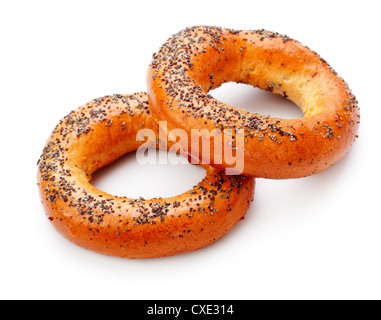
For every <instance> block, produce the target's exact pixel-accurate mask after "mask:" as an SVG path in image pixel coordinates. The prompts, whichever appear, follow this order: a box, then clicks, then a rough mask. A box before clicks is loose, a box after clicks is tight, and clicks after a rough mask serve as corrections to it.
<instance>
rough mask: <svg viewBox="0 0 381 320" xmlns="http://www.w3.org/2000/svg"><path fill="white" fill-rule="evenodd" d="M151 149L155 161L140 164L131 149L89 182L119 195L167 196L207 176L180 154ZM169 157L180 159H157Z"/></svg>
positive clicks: (202, 170)
mask: <svg viewBox="0 0 381 320" xmlns="http://www.w3.org/2000/svg"><path fill="white" fill-rule="evenodd" d="M151 151H152V152H156V159H157V160H158V161H156V163H154V164H152V163H147V164H141V163H139V162H138V160H137V157H136V152H131V153H128V154H126V155H124V156H122V157H121V158H119V159H118V160H116V161H115V162H114V163H112V164H110V165H108V166H106V167H104V168H101V169H99V170H98V171H96V172H95V173H93V175H92V179H91V184H92V185H93V186H94V187H96V188H97V189H99V190H102V191H104V192H107V193H108V194H111V195H114V196H119V197H128V198H133V199H137V198H139V197H143V198H145V199H152V198H160V197H162V198H168V197H173V196H177V195H180V194H182V193H184V192H187V191H189V190H191V189H192V188H193V187H194V186H195V185H197V184H198V183H199V182H200V181H202V180H203V179H204V178H205V176H206V171H205V169H204V168H203V167H201V166H198V165H191V164H190V163H188V161H187V160H186V159H185V158H184V157H183V156H182V155H175V154H171V153H169V152H167V151H165V150H151ZM171 156H176V157H179V159H181V160H183V161H182V162H181V163H178V164H173V162H174V161H171V160H167V161H166V163H165V161H159V159H165V158H167V157H168V158H169V157H171ZM168 158H167V159H168ZM172 159H173V157H172ZM160 162H161V163H160Z"/></svg>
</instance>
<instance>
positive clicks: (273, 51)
mask: <svg viewBox="0 0 381 320" xmlns="http://www.w3.org/2000/svg"><path fill="white" fill-rule="evenodd" d="M229 81H233V82H241V83H246V84H250V85H253V86H255V87H258V88H261V89H264V90H268V91H271V92H273V93H277V94H280V95H283V96H285V97H287V98H289V99H291V100H292V101H293V102H295V103H296V104H297V105H298V106H299V107H300V108H301V109H302V111H303V112H304V118H301V119H277V118H272V117H268V116H263V115H258V114H252V113H249V112H246V111H244V110H241V109H237V108H233V107H231V106H229V105H226V104H224V103H221V102H219V101H217V100H216V99H214V98H213V97H212V96H211V95H209V94H208V91H209V90H211V89H214V88H216V87H218V86H220V85H221V84H223V83H225V82H229ZM147 83H148V97H149V101H150V105H151V110H152V113H153V116H154V117H155V118H156V119H157V120H166V121H168V130H172V129H174V128H182V129H184V130H186V131H187V132H188V135H189V133H190V131H191V129H202V128H204V129H208V130H209V131H211V130H213V129H219V130H221V132H222V134H223V131H224V130H226V129H233V130H236V132H238V134H243V135H244V151H245V152H244V168H243V174H245V175H250V176H254V177H263V178H273V179H282V178H298V177H304V176H309V175H312V174H316V173H319V172H321V171H323V170H325V169H327V168H329V167H330V166H332V165H333V164H335V163H336V162H337V161H338V160H340V159H341V158H342V157H343V156H344V155H345V154H346V153H347V152H348V150H349V148H350V147H351V145H352V143H353V141H354V140H355V137H356V135H357V130H358V126H359V109H358V106H357V101H356V99H355V97H354V96H353V94H352V93H351V91H350V89H349V88H348V86H347V84H346V83H345V82H344V80H343V79H341V78H340V77H338V76H337V74H336V73H335V71H334V70H333V69H332V68H331V67H330V66H329V65H328V64H327V63H326V62H325V61H324V60H323V59H322V58H321V57H320V56H319V55H318V54H316V53H315V52H313V51H312V50H310V49H309V48H307V47H305V46H303V45H302V44H300V43H299V42H297V41H295V40H292V39H290V38H289V37H287V36H283V35H280V34H278V33H273V32H268V31H264V30H256V31H236V30H229V29H223V28H218V27H204V26H200V27H193V28H187V29H186V30H183V31H181V32H179V33H177V34H175V35H174V36H173V37H172V38H170V39H169V40H168V41H167V42H166V43H165V44H164V45H163V46H162V47H161V49H160V51H159V52H157V53H156V54H154V57H153V60H152V63H151V64H150V68H149V72H148V77H147ZM200 137H203V135H202V134H200ZM211 143H212V147H213V148H214V147H215V148H219V146H218V145H217V146H213V141H211ZM188 145H191V144H190V143H188ZM229 147H231V146H229V145H228V143H227V142H225V143H224V146H223V148H229ZM188 152H189V153H190V154H192V156H193V157H199V158H201V156H204V158H203V159H204V163H205V159H207V158H208V157H209V159H207V161H210V162H209V163H211V164H212V165H213V166H215V167H217V168H219V169H224V168H227V167H229V166H230V164H231V160H232V159H230V158H223V161H222V162H221V163H218V162H217V161H215V159H214V153H213V152H211V154H210V155H209V154H207V155H203V154H202V152H201V153H200V154H199V150H194V149H193V148H189V150H188ZM217 152H218V151H217ZM198 154H199V155H198ZM218 154H219V152H218ZM205 157H206V158H205ZM207 163H208V162H207Z"/></svg>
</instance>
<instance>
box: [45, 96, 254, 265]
mask: <svg viewBox="0 0 381 320" xmlns="http://www.w3.org/2000/svg"><path fill="white" fill-rule="evenodd" d="M143 128H148V129H151V130H153V131H154V132H155V133H157V132H158V130H159V129H158V125H157V124H156V123H155V122H154V121H153V119H152V118H151V117H150V111H149V105H148V99H147V96H146V94H145V93H141V94H135V95H130V96H126V95H113V96H106V97H104V98H100V99H96V100H94V101H92V102H89V103H88V104H86V105H84V106H82V107H80V108H78V109H77V110H75V111H73V112H71V113H70V114H69V115H68V116H66V117H65V118H64V119H63V120H61V122H60V123H59V124H58V126H57V127H56V128H55V130H54V131H53V133H52V134H51V136H50V138H49V140H48V142H47V144H46V146H45V148H44V151H43V153H42V155H41V158H40V160H39V163H38V181H39V184H38V185H39V189H40V194H41V198H42V203H43V205H44V207H45V210H46V213H47V216H48V217H49V220H50V221H51V222H52V224H53V225H54V227H55V228H56V229H57V230H58V231H59V232H60V233H61V234H62V235H63V236H64V237H66V238H67V239H69V240H70V241H72V242H73V243H75V244H77V245H79V246H81V247H83V248H86V249H90V250H93V251H95V252H98V253H101V254H105V255H110V256H118V257H126V258H154V257H162V256H170V255H175V254H180V253H183V252H187V251H193V250H196V249H199V248H202V247H204V246H207V245H209V244H211V243H213V242H215V241H216V240H218V239H219V238H221V237H222V236H223V235H224V234H226V232H228V231H229V230H230V229H231V228H232V227H233V226H234V225H235V224H236V223H238V222H239V221H240V220H241V219H243V217H244V215H245V213H246V211H247V209H248V208H249V205H250V203H251V201H252V198H253V192H254V184H255V182H254V179H252V178H246V177H243V176H226V175H225V174H224V173H223V172H221V171H219V170H217V169H214V168H212V167H210V166H204V168H205V169H206V177H205V179H204V180H203V181H202V182H200V183H199V184H198V185H197V186H195V187H194V188H193V189H192V190H190V191H188V192H186V193H183V194H181V195H179V196H176V197H172V198H168V199H163V198H159V199H149V200H145V199H143V198H140V199H129V198H126V197H116V196H112V195H109V194H107V193H105V192H102V191H100V190H97V189H96V188H95V187H94V186H92V185H91V184H90V180H91V175H92V173H94V172H95V171H96V170H98V169H100V168H102V167H104V166H106V165H108V164H110V163H112V162H113V161H114V160H116V159H117V158H119V157H120V156H122V155H124V154H126V153H128V152H131V151H134V150H136V149H137V148H138V147H139V146H140V145H141V144H142V143H143V142H142V141H136V136H137V133H138V131H139V130H141V129H143ZM153 140H155V141H150V142H151V143H152V145H154V146H156V137H155V139H153ZM169 146H170V145H169Z"/></svg>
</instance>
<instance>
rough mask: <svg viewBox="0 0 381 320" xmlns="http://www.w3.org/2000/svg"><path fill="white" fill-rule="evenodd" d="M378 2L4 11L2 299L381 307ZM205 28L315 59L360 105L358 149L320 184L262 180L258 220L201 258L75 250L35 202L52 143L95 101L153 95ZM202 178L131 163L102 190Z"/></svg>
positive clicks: (67, 4) (156, 190) (178, 184)
mask: <svg viewBox="0 0 381 320" xmlns="http://www.w3.org/2000/svg"><path fill="white" fill-rule="evenodd" d="M377 4H378V2H377V1H285V0H283V1H275V0H272V1H254V0H251V1H237V0H235V1H226V2H225V1H221V0H220V1H205V0H203V1H195V0H193V1H172V2H170V1H152V2H145V1H113V0H109V1H95V0H92V1H80V0H76V1H69V0H66V1H38V0H36V1H1V3H0V41H1V42H0V92H1V100H0V104H1V109H0V120H1V124H0V130H1V131H0V134H1V158H0V159H1V160H0V161H1V165H0V170H1V186H2V189H1V193H0V194H1V207H0V226H1V231H0V246H1V247H0V249H1V250H0V260H1V263H0V298H2V299H380V298H381V292H380V287H381V274H380V270H381V256H380V245H381V210H380V195H379V194H380V184H379V183H380V178H381V177H380V164H379V160H380V151H379V148H380V138H379V136H380V129H379V124H380V115H381V111H380V109H381V103H380V100H381V99H380V74H381V69H380V63H379V60H380V59H379V56H380V52H379V47H378V46H377V45H378V42H379V32H380V30H381V24H380V19H379V14H378V13H379V9H378V7H376V5H377ZM194 25H217V26H221V27H228V28H235V29H261V28H265V29H268V30H271V31H278V32H280V33H283V34H287V35H289V36H291V37H292V38H295V39H297V40H299V41H301V42H302V43H303V44H305V45H307V46H309V47H310V48H312V49H313V50H315V51H317V52H318V53H319V54H320V55H321V56H322V57H323V58H325V59H326V60H327V61H328V62H329V63H330V64H331V66H332V67H333V68H334V69H335V70H336V71H337V72H338V73H339V75H340V76H342V77H343V78H344V79H345V80H346V81H347V82H348V84H349V86H350V87H351V88H352V90H353V92H354V94H355V95H356V97H357V98H358V100H359V104H360V108H361V116H362V118H361V129H360V139H359V140H358V141H357V143H356V144H355V145H354V147H353V148H352V149H351V151H350V153H349V154H348V156H347V157H346V158H345V159H344V160H342V161H340V162H339V163H338V164H337V165H336V166H334V167H333V168H331V169H329V170H327V171H325V172H324V173H321V174H319V175H316V176H313V177H309V178H304V179H298V180H282V181H275V180H264V179H258V180H257V190H256V195H255V201H254V203H253V205H252V207H251V208H250V210H249V212H248V213H247V216H246V219H245V220H244V221H243V222H241V223H239V225H238V226H237V227H235V228H234V229H233V230H232V231H231V232H230V233H229V234H228V235H227V236H226V237H224V238H223V239H222V240H221V241H219V242H217V243H216V244H214V245H212V246H210V247H207V248H204V249H202V250H199V251H197V252H193V253H188V254H183V255H180V256H175V257H169V258H162V259H155V260H144V261H142V260H134V261H131V260H123V259H118V258H113V257H106V256H101V255H98V254H95V253H93V252H90V251H86V250H84V249H82V248H79V247H77V246H75V245H73V244H71V243H70V242H68V241H67V240H65V239H63V238H62V237H61V236H60V235H59V234H58V233H57V232H56V231H55V230H54V229H53V227H52V226H51V225H50V223H49V221H48V219H47V218H46V216H45V214H44V212H43V209H42V207H41V204H40V200H39V196H38V192H37V181H36V173H37V166H36V163H37V160H38V158H39V156H40V154H41V151H42V149H43V146H44V144H45V141H46V139H47V138H48V136H49V134H50V132H51V131H52V130H53V128H54V126H55V125H56V124H57V123H58V121H59V120H60V119H61V118H62V117H64V116H65V115H67V114H68V113H69V112H70V111H71V110H73V109H75V108H77V107H78V106H80V105H82V104H84V103H86V102H88V101H90V100H92V99H94V98H97V97H101V96H104V95H107V94H113V93H134V92H140V91H146V83H145V79H146V70H147V68H148V64H149V63H150V60H151V57H152V54H153V53H154V52H156V51H157V50H158V49H159V47H160V46H161V44H163V43H164V42H165V41H166V40H167V39H168V38H169V37H170V36H171V35H172V34H174V33H176V32H178V31H180V30H181V29H183V28H185V27H188V26H194ZM213 94H214V95H215V97H217V98H219V99H220V100H222V101H224V102H227V103H231V104H233V105H235V106H238V107H242V108H244V107H246V108H247V109H248V110H250V111H257V112H261V113H266V114H271V115H274V116H285V117H288V116H294V115H296V116H297V115H299V114H300V113H299V111H298V110H297V109H296V107H295V106H294V105H293V104H292V103H287V101H286V100H284V99H282V98H279V97H275V96H272V95H270V94H267V93H262V92H259V90H257V89H253V88H249V87H247V88H246V87H244V86H242V85H241V86H238V85H235V86H234V85H224V86H223V87H221V88H220V89H217V90H216V91H215V92H213ZM203 174H204V173H203V171H202V170H201V169H199V168H198V167H194V166H193V167H192V166H190V165H180V166H176V167H173V166H171V165H156V166H151V167H142V166H140V165H138V164H137V163H136V159H135V156H134V155H132V156H131V155H129V156H126V157H124V158H122V159H121V160H120V161H118V162H117V163H116V164H115V165H113V166H112V167H109V168H107V169H105V170H102V171H101V172H99V173H98V174H97V175H96V177H95V179H94V184H95V185H96V186H97V187H99V188H101V189H103V190H105V191H108V192H110V193H113V194H118V195H126V196H129V197H136V196H140V195H141V196H144V197H146V198H148V197H151V196H171V195H175V194H178V193H181V192H183V191H186V190H188V189H190V188H191V187H192V186H193V185H194V184H196V183H198V181H200V180H201V179H202V177H203ZM139 183H140V185H139ZM137 184H138V185H137Z"/></svg>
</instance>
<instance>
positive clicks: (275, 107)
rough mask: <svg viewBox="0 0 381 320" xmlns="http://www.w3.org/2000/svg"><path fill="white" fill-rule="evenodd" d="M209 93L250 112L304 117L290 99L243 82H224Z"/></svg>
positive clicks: (285, 116)
mask: <svg viewBox="0 0 381 320" xmlns="http://www.w3.org/2000/svg"><path fill="white" fill-rule="evenodd" d="M209 94H211V95H212V96H213V97H214V98H215V99H217V100H218V101H221V102H223V103H225V104H228V105H230V106H232V107H235V108H239V109H242V110H246V111H248V112H250V113H258V114H261V115H266V116H271V117H273V118H281V119H298V118H303V117H304V114H303V111H302V110H301V109H300V108H299V107H298V106H297V105H296V104H295V103H294V102H292V101H291V100H288V99H285V98H284V97H283V96H281V95H279V94H274V93H271V92H267V91H265V90H261V89H258V88H255V87H253V86H251V85H247V84H243V83H236V82H228V83H224V84H222V85H221V86H220V87H218V88H216V89H213V90H211V91H210V92H209Z"/></svg>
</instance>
